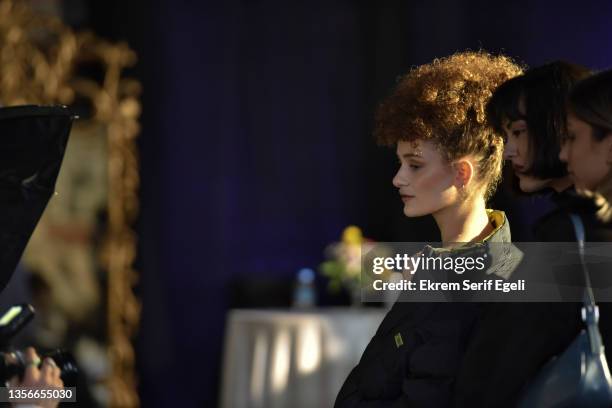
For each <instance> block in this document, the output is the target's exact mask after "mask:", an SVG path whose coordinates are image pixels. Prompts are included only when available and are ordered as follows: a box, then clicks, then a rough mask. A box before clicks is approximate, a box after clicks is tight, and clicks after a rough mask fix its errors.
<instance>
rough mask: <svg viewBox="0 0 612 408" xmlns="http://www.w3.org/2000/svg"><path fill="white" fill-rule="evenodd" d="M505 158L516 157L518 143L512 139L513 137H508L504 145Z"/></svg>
mask: <svg viewBox="0 0 612 408" xmlns="http://www.w3.org/2000/svg"><path fill="white" fill-rule="evenodd" d="M503 156H504V160H511V159H512V158H514V157H516V144H515V143H514V141H512V139H511V138H508V141H507V142H506V144H505V145H504V155H503Z"/></svg>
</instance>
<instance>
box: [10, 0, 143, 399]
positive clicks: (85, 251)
mask: <svg viewBox="0 0 612 408" xmlns="http://www.w3.org/2000/svg"><path fill="white" fill-rule="evenodd" d="M135 62H136V55H135V53H134V52H133V51H132V50H131V49H130V48H129V47H128V45H127V44H125V43H110V42H108V41H105V40H103V39H100V38H98V37H97V36H95V35H94V34H92V33H76V32H74V31H73V30H72V29H70V28H69V27H67V26H66V25H64V24H63V23H62V22H61V21H60V20H59V19H57V18H55V17H53V16H49V15H40V14H37V13H35V12H33V11H32V10H31V9H29V8H28V7H27V5H26V4H25V3H22V2H18V1H12V0H2V1H0V67H1V68H2V69H0V102H1V103H2V105H4V106H10V105H21V104H40V105H49V104H63V105H68V106H73V105H74V106H82V107H85V108H84V111H85V112H87V113H86V114H85V115H83V116H82V118H81V119H80V120H79V121H77V123H76V124H75V126H74V129H73V135H72V136H71V141H70V142H69V146H68V150H67V153H66V159H65V162H64V166H65V168H64V167H62V171H61V172H60V178H59V179H58V184H57V188H56V189H57V197H55V198H54V199H52V200H51V203H50V204H49V207H48V209H47V211H46V212H45V214H44V215H43V219H41V223H40V224H39V226H38V228H37V230H36V231H35V233H34V235H33V237H32V239H31V241H30V245H29V246H28V248H27V249H26V253H25V254H24V258H23V263H24V264H25V268H26V269H27V268H30V269H32V270H36V271H37V273H39V274H41V276H42V277H43V278H44V279H45V280H46V281H47V283H49V284H50V286H51V287H52V289H53V279H54V278H53V277H54V276H57V274H60V273H61V274H64V275H65V274H68V276H69V277H70V278H69V279H68V282H69V283H68V285H67V287H70V285H73V289H72V290H69V291H66V290H65V288H64V293H57V292H58V291H55V292H53V291H52V293H53V294H54V296H55V298H53V297H52V299H54V300H52V302H55V303H56V306H57V307H56V309H57V310H64V313H66V314H67V315H68V316H64V317H65V318H66V319H68V320H70V319H73V320H79V319H88V318H91V316H96V315H97V316H105V319H106V328H105V331H106V338H107V343H106V353H107V358H108V363H109V371H108V375H107V376H106V378H105V381H104V383H105V386H106V388H107V395H108V397H107V399H106V401H107V403H108V405H109V406H112V407H136V406H138V405H139V399H138V394H137V392H136V376H135V368H134V362H135V356H134V347H133V345H132V339H133V336H134V334H135V331H136V329H137V326H138V322H139V316H140V303H139V302H138V300H137V299H136V297H135V295H134V292H133V287H134V285H135V284H136V283H137V279H138V273H137V271H136V270H135V269H134V266H133V264H134V260H135V257H136V245H137V241H136V234H135V231H134V230H133V227H132V226H133V224H134V222H135V219H136V216H137V214H138V207H139V202H138V187H139V171H138V168H139V159H138V151H137V147H136V137H137V135H138V134H139V131H140V125H139V116H140V111H141V103H140V100H139V96H140V93H141V84H140V82H139V81H137V80H135V79H131V78H126V77H124V70H125V69H126V68H128V67H130V66H132V65H134V64H135ZM82 66H89V67H92V66H95V67H96V68H95V70H96V73H98V75H97V76H95V75H94V76H87V75H82V73H81V72H82V70H81V69H80V67H82ZM71 150H72V151H71ZM63 173H65V174H63ZM62 177H63V178H62ZM54 201H56V202H54ZM100 209H103V212H104V216H103V218H104V222H102V223H100V222H98V220H97V218H96V217H95V214H96V212H99V210H100ZM100 225H102V226H103V231H102V232H101V233H99V234H98V235H99V236H100V240H99V243H97V244H95V243H92V242H91V239H92V237H94V236H95V233H94V232H95V231H94V230H95V229H96V226H98V227H99V226H100ZM88 239H89V240H90V241H89V242H88V241H87V240H88ZM89 244H91V245H90V246H89V247H88V245H89ZM58 265H59V266H58ZM54 267H56V269H55V270H54V269H53V268H54ZM96 276H97V277H100V276H102V277H103V278H102V279H97V278H96ZM62 279H64V280H65V279H66V277H65V276H64V277H63V278H62ZM58 290H59V289H58ZM79 296H80V297H79ZM62 302H63V303H62ZM71 302H72V303H71ZM96 307H97V308H102V310H101V313H97V314H93V315H90V314H89V313H90V310H89V309H88V308H92V309H91V310H94V309H95V308H96ZM98 312H100V310H98Z"/></svg>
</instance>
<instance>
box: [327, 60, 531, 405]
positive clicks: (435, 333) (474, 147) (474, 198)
mask: <svg viewBox="0 0 612 408" xmlns="http://www.w3.org/2000/svg"><path fill="white" fill-rule="evenodd" d="M520 73H521V69H520V67H519V66H517V65H516V64H515V63H513V62H512V61H511V60H510V59H509V58H507V57H504V56H492V55H490V54H488V53H486V52H483V51H481V52H463V53H458V54H455V55H452V56H450V57H446V58H442V59H437V60H435V61H433V62H432V63H430V64H426V65H422V66H419V67H417V68H414V69H412V70H411V71H410V72H408V73H407V74H406V75H405V76H404V77H403V78H402V79H401V80H400V82H399V83H398V85H397V87H396V89H395V91H394V92H393V93H392V95H391V96H389V97H388V98H387V99H386V100H385V101H384V102H383V103H382V105H381V106H380V108H379V110H378V112H377V118H376V129H375V135H376V137H377V139H378V141H379V143H381V144H383V145H387V146H394V147H395V148H396V152H397V156H398V159H399V161H400V168H399V170H398V172H397V174H396V176H395V177H394V179H393V185H394V186H395V187H396V188H397V189H398V192H399V194H400V196H401V199H402V201H403V202H404V214H405V215H406V216H408V217H418V216H425V215H432V216H433V217H434V219H435V221H436V223H437V225H438V228H439V230H440V235H441V238H442V247H443V248H438V249H433V252H434V253H440V254H441V253H443V252H444V253H447V254H448V253H449V251H450V253H452V255H460V254H461V251H464V250H465V251H467V250H469V249H470V243H476V242H483V243H485V244H488V243H493V242H510V227H509V224H508V221H507V219H506V217H505V215H504V213H503V212H501V211H495V210H489V209H487V208H486V201H487V199H488V198H489V197H490V196H491V194H492V193H493V192H494V191H495V188H496V186H497V184H498V182H499V179H500V176H501V167H502V150H503V138H502V136H501V135H499V134H498V133H496V132H495V130H494V129H493V127H492V126H491V125H490V124H489V123H488V121H487V119H486V114H485V106H486V104H487V102H488V100H489V98H490V96H491V94H492V92H493V91H494V90H495V89H496V88H497V87H498V86H499V85H500V84H501V83H503V82H504V81H506V80H508V79H510V78H512V77H514V76H516V75H518V74H520ZM495 263H496V260H492V264H495ZM417 275H418V274H417ZM482 311H483V305H482V304H479V303H433V302H432V303H410V302H401V301H398V302H396V303H395V304H394V306H393V307H392V309H391V310H390V311H389V313H388V314H387V316H386V317H385V319H384V320H383V322H382V323H381V325H380V327H379V328H378V330H377V332H376V334H375V336H374V337H373V338H372V340H371V341H370V343H369V345H368V347H367V348H366V350H365V351H364V353H363V356H362V357H361V360H360V362H359V364H358V365H357V366H356V367H355V368H354V369H353V370H352V371H351V373H350V374H349V376H348V378H347V379H346V381H345V383H344V385H343V387H342V389H341V390H340V392H339V394H338V396H337V398H336V403H335V407H336V408H342V407H446V406H450V405H451V404H452V401H453V399H454V395H453V393H454V384H455V380H456V375H457V371H458V369H459V367H460V365H461V361H462V359H463V354H464V351H465V348H466V346H467V342H468V339H469V336H470V333H471V332H472V330H473V328H474V326H475V325H477V324H478V320H479V318H480V315H481V313H482Z"/></svg>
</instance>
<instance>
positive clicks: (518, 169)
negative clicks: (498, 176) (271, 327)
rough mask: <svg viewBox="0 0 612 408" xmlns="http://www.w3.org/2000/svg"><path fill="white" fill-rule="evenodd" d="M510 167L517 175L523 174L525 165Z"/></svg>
mask: <svg viewBox="0 0 612 408" xmlns="http://www.w3.org/2000/svg"><path fill="white" fill-rule="evenodd" d="M512 169H513V170H514V174H516V175H517V176H521V175H523V174H525V167H523V166H518V165H514V166H512Z"/></svg>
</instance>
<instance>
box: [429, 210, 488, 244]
mask: <svg viewBox="0 0 612 408" xmlns="http://www.w3.org/2000/svg"><path fill="white" fill-rule="evenodd" d="M433 217H434V219H435V220H436V223H437V224H438V228H439V229H440V234H441V236H442V245H443V246H444V247H445V248H451V247H454V246H457V245H460V244H462V243H466V242H474V241H481V240H482V239H484V238H485V237H486V236H487V235H489V234H490V233H491V232H492V231H493V229H494V228H493V226H492V225H491V223H490V222H489V217H488V215H487V210H486V207H485V202H484V199H479V200H476V201H470V202H468V201H465V202H462V203H459V204H457V205H456V206H451V207H446V208H444V209H443V210H441V211H438V212H437V213H435V214H433Z"/></svg>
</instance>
